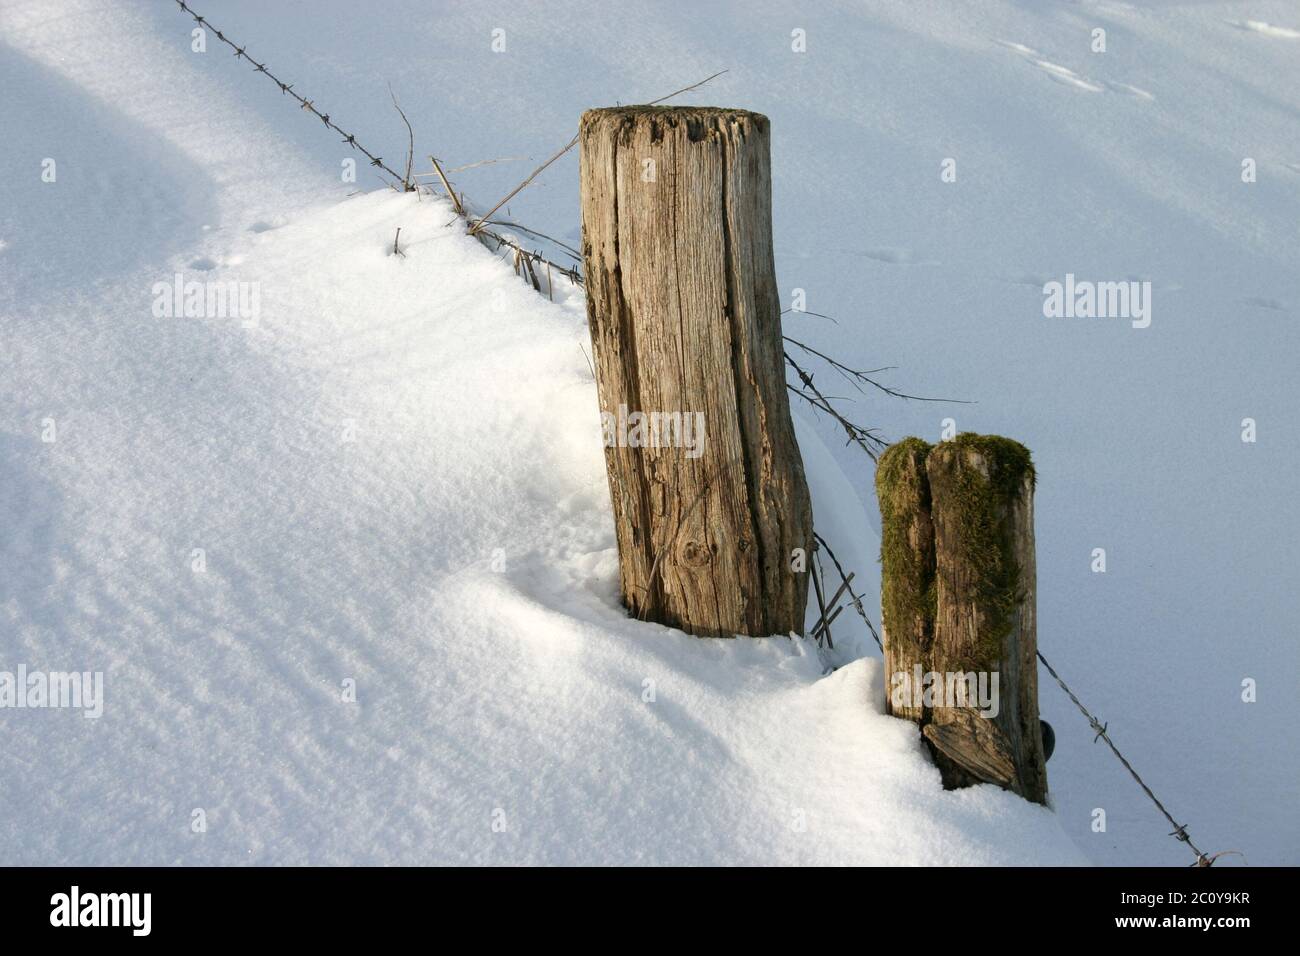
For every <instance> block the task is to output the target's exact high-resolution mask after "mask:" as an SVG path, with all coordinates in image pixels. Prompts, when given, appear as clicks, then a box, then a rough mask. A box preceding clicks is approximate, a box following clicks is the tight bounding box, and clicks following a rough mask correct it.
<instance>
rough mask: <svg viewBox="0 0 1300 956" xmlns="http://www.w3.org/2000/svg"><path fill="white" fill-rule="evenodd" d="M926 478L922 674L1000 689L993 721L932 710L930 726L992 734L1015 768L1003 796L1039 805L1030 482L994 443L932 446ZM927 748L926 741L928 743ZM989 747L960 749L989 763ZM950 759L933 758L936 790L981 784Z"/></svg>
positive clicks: (1004, 445) (1014, 457)
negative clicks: (928, 653) (926, 638)
mask: <svg viewBox="0 0 1300 956" xmlns="http://www.w3.org/2000/svg"><path fill="white" fill-rule="evenodd" d="M1021 455H1023V459H1021ZM926 471H927V473H928V476H929V479H930V498H931V515H932V518H933V522H934V533H935V581H936V585H937V587H936V608H935V621H934V644H933V653H932V658H931V661H932V662H931V667H932V668H933V670H935V671H936V672H942V673H946V672H970V671H974V672H984V673H992V672H997V673H998V675H999V685H1000V686H999V709H998V714H997V716H996V717H993V718H987V719H986V718H981V717H972V716H971V715H970V714H969V712H967V711H963V710H954V709H952V708H944V709H939V708H936V709H935V710H934V711H933V712H932V714H931V715H930V719H931V722H932V723H933V724H935V725H945V724H964V723H968V719H975V720H979V721H983V722H986V723H992V724H995V725H996V728H997V731H998V733H997V735H996V738H997V740H998V741H1000V742H1001V743H1000V745H999V746H1000V747H1002V748H1003V749H1005V750H1006V751H1007V752H1009V753H1010V755H1011V760H1012V762H1013V765H1014V767H1015V775H1014V779H1013V780H1012V781H1011V783H1010V785H1009V786H1008V789H1011V790H1013V791H1015V792H1016V793H1019V794H1020V795H1021V796H1023V797H1025V798H1026V799H1027V800H1032V801H1034V802H1036V803H1046V802H1047V769H1046V762H1047V761H1046V758H1045V757H1044V755H1043V743H1042V731H1041V727H1040V724H1039V717H1038V661H1037V652H1038V636H1037V623H1036V620H1035V603H1036V597H1035V595H1036V589H1037V578H1036V575H1037V572H1036V568H1035V558H1034V475H1033V468H1032V465H1030V464H1029V455H1028V451H1027V450H1025V449H1024V447H1023V446H1020V445H1018V444H1016V443H1014V442H1010V441H1009V440H1008V439H1004V438H998V437H996V436H976V435H970V436H967V435H962V436H958V438H957V439H955V440H953V441H948V442H943V443H941V444H939V445H937V446H935V448H934V449H933V450H932V451H931V452H930V454H929V457H928V458H927V460H926ZM954 729H957V728H954ZM930 739H931V740H932V741H933V740H935V737H934V736H933V734H931V735H930ZM992 739H993V737H992V736H988V737H987V738H981V739H979V740H975V739H972V741H971V742H970V747H969V749H970V751H971V752H974V751H975V750H977V749H983V750H984V751H985V752H986V753H991V752H992V750H991V749H990V747H989V746H984V744H986V743H987V742H988V740H992ZM953 752H954V750H953V748H952V747H951V746H950V747H949V750H948V751H947V752H945V751H943V750H940V751H939V752H937V753H936V755H935V758H936V763H938V764H939V767H940V769H941V770H942V771H943V772H944V779H945V784H946V785H948V784H952V785H962V784H963V783H966V782H977V781H978V780H980V779H984V778H980V777H978V776H977V775H975V774H973V773H972V772H971V768H972V762H971V761H966V762H965V765H963V762H962V761H954V760H952V759H950V758H949V757H948V756H947V754H951V753H953ZM965 777H969V778H970V779H964V778H965ZM989 782H999V781H996V780H990V781H989ZM1004 785H1005V784H1004Z"/></svg>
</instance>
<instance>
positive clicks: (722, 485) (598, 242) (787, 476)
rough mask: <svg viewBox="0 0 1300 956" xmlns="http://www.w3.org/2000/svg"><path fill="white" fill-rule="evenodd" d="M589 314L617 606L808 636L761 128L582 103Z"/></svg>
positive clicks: (684, 111) (799, 501) (806, 525)
mask: <svg viewBox="0 0 1300 956" xmlns="http://www.w3.org/2000/svg"><path fill="white" fill-rule="evenodd" d="M579 135H580V139H581V164H582V174H581V175H582V225H583V255H584V258H585V275H586V284H587V318H588V324H589V326H590V329H591V339H592V346H593V349H594V352H595V364H596V381H597V388H598V392H599V396H600V409H601V417H602V423H603V425H604V431H605V444H606V449H605V464H606V470H607V472H608V477H609V488H610V497H611V499H612V501H613V506H614V520H615V526H616V532H617V537H618V551H619V569H620V577H621V581H622V593H623V600H624V603H625V604H626V605H627V607H628V608H629V609H630V610H631V611H632V612H633V613H635V614H636V615H637V616H639V617H642V618H645V619H648V620H653V621H658V622H660V623H663V624H668V625H670V626H673V627H680V628H682V629H683V630H686V631H689V632H691V633H694V634H701V635H717V636H723V635H731V634H751V635H765V634H785V633H790V632H791V631H793V632H797V633H802V631H803V618H804V606H805V603H806V601H807V593H808V584H807V574H806V571H805V570H804V568H805V567H806V564H805V563H804V561H805V560H806V555H807V554H808V553H809V552H810V549H811V546H812V510H811V505H810V503H809V497H808V487H807V483H806V481H805V479H804V472H803V462H802V459H801V458H800V455H799V447H798V444H797V443H796V441H795V436H794V427H793V424H792V422H791V420H790V408H789V399H788V396H787V394H786V384H785V368H784V365H783V360H782V354H783V353H782V341H781V319H780V312H781V307H780V299H779V296H778V294H777V289H776V276H775V268H774V265H773V259H772V220H771V177H770V156H769V142H768V120H767V118H766V117H765V116H760V115H759V114H757V113H750V112H746V111H744V110H727V109H714V108H703V107H621V108H614V109H599V110H589V111H588V112H586V113H584V114H583V117H582V123H581V129H580V134H579Z"/></svg>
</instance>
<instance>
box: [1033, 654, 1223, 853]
mask: <svg viewBox="0 0 1300 956" xmlns="http://www.w3.org/2000/svg"><path fill="white" fill-rule="evenodd" d="M1038 659H1039V660H1040V661H1042V664H1043V666H1044V667H1046V668H1047V673H1049V674H1051V675H1052V677H1053V679H1054V680H1055V681H1056V683H1058V684H1060V685H1061V690H1063V691H1065V694H1066V696H1067V697H1069V698H1070V700H1071V701H1073V702H1074V706H1075V707H1077V708H1079V713H1081V714H1083V716H1084V717H1086V718H1088V726H1089V727H1091V728H1092V729H1093V730H1095V731H1096V732H1097V736H1096V737H1094V738H1093V739H1092V742H1093V743H1096V742H1097V741H1098V740H1104V741H1106V746H1107V747H1109V748H1110V749H1111V753H1113V754H1114V755H1115V758H1116V759H1117V760H1119V762H1120V763H1122V764H1123V765H1124V769H1125V770H1127V771H1128V772H1129V775H1130V776H1132V778H1133V779H1134V780H1135V781H1137V785H1138V786H1139V787H1141V788H1142V791H1143V792H1144V793H1145V794H1146V795H1147V796H1148V797H1150V798H1151V802H1152V803H1154V804H1155V805H1156V809H1157V810H1159V811H1160V812H1161V813H1162V814H1164V817H1165V819H1166V820H1168V821H1169V824H1170V826H1172V827H1173V828H1174V829H1173V832H1172V833H1170V834H1169V835H1170V836H1171V837H1174V838H1176V839H1178V840H1179V841H1181V842H1183V843H1186V844H1187V846H1188V847H1189V848H1190V849H1191V851H1192V852H1193V853H1195V854H1196V862H1195V863H1193V864H1192V865H1193V866H1213V865H1214V861H1215V860H1217V859H1218V858H1219V857H1220V856H1222V855H1223V854H1222V853H1216V854H1214V856H1206V855H1205V854H1204V853H1202V852H1201V851H1200V850H1199V849H1197V847H1196V844H1195V843H1193V842H1192V838H1191V836H1190V835H1188V833H1187V824H1186V823H1179V822H1178V821H1177V820H1175V819H1174V818H1173V815H1172V814H1171V813H1170V812H1169V811H1168V810H1166V809H1165V805H1164V804H1163V803H1161V802H1160V799H1159V798H1158V797H1157V796H1156V795H1155V793H1153V792H1152V790H1151V788H1150V787H1148V786H1147V785H1146V781H1144V780H1143V779H1142V778H1141V777H1140V776H1138V772H1137V771H1136V770H1134V769H1133V765H1132V764H1131V763H1129V762H1128V759H1127V758H1126V757H1125V756H1124V755H1123V754H1122V753H1120V750H1119V748H1118V747H1116V746H1115V742H1114V741H1113V740H1111V739H1110V735H1109V734H1108V733H1107V732H1106V728H1107V727H1109V726H1110V725H1109V723H1105V724H1103V723H1102V722H1101V721H1100V720H1098V719H1097V718H1096V717H1094V716H1093V714H1092V712H1091V711H1089V710H1088V708H1087V707H1085V706H1083V702H1082V701H1081V700H1079V698H1078V697H1077V696H1075V693H1074V691H1072V690H1070V687H1069V685H1068V684H1066V683H1065V681H1064V680H1063V679H1062V678H1061V675H1060V674H1058V673H1057V672H1056V668H1054V667H1053V666H1052V665H1051V664H1049V663H1048V662H1047V658H1046V657H1044V656H1043V652H1042V651H1039V652H1038Z"/></svg>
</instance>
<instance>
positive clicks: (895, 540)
mask: <svg viewBox="0 0 1300 956" xmlns="http://www.w3.org/2000/svg"><path fill="white" fill-rule="evenodd" d="M930 447H931V446H930V444H929V443H928V442H924V441H922V440H921V439H919V438H906V439H904V440H903V441H900V442H898V443H896V444H894V445H890V446H889V447H888V448H887V449H885V452H884V454H882V455H881V456H880V461H879V463H878V465H877V466H876V496H877V498H878V499H879V501H880V565H881V572H880V624H881V632H882V635H883V637H882V644H883V647H884V653H885V679H886V687H885V691H886V693H885V713H887V714H893V715H894V716H895V717H901V718H903V719H904V720H911V721H914V722H915V723H918V724H924V723H926V720H925V710H924V708H923V706H922V703H921V701H920V700H919V699H917V698H916V695H914V694H911V693H902V692H901V691H902V690H903V689H904V688H906V689H908V690H910V689H911V688H912V685H913V683H914V677H913V675H914V674H915V671H916V668H917V667H918V666H919V667H921V669H922V671H925V670H929V666H930V645H931V644H932V643H933V642H934V597H935V595H934V525H933V524H932V523H931V521H930V480H929V477H928V476H927V475H926V471H925V459H926V456H927V455H928V454H929V453H930ZM895 675H898V676H897V679H896V678H895Z"/></svg>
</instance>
